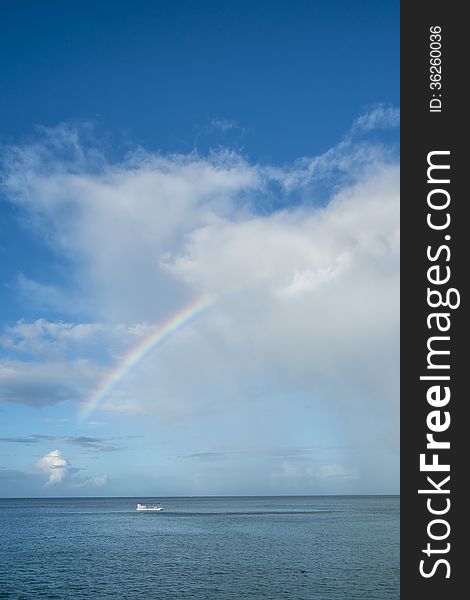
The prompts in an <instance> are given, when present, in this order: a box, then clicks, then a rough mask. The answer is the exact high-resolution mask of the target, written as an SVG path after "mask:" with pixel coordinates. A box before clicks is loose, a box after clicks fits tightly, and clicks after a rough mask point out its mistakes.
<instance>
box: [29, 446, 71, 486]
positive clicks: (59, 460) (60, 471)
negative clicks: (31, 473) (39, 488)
mask: <svg viewBox="0 0 470 600" xmlns="http://www.w3.org/2000/svg"><path fill="white" fill-rule="evenodd" d="M37 467H38V469H39V470H40V471H42V472H43V473H45V474H46V475H47V477H48V480H47V485H54V484H56V483H60V482H61V481H62V480H63V479H65V478H66V477H67V475H68V474H69V471H70V467H71V465H70V462H69V461H68V460H67V459H66V458H65V456H64V454H63V452H62V451H61V450H51V451H50V452H48V453H47V454H45V455H44V456H42V457H41V458H40V459H39V461H38V463H37Z"/></svg>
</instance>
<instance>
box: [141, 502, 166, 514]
mask: <svg viewBox="0 0 470 600" xmlns="http://www.w3.org/2000/svg"><path fill="white" fill-rule="evenodd" d="M135 509H136V510H138V511H141V512H161V511H162V510H163V506H162V505H161V504H141V503H140V502H139V503H137V506H136V507H135Z"/></svg>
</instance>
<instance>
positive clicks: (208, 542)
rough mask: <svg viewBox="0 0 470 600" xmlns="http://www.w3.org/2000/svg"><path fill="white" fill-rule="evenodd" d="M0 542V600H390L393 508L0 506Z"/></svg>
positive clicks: (276, 502)
mask: <svg viewBox="0 0 470 600" xmlns="http://www.w3.org/2000/svg"><path fill="white" fill-rule="evenodd" d="M137 500H141V501H144V502H145V501H147V502H150V501H160V500H161V501H162V502H163V504H164V506H165V511H164V512H163V513H137V512H135V505H136V502H137ZM0 532H1V542H0V598H2V599H3V598H12V599H13V598H14V599H18V600H19V599H25V600H36V599H38V600H39V599H43V598H48V599H57V600H64V599H69V598H70V599H72V598H73V599H76V600H81V599H85V598H86V599H93V600H95V599H96V600H101V599H103V600H106V599H108V598H113V599H114V600H127V599H129V600H130V599H133V600H134V599H146V600H153V599H155V600H166V599H173V598H175V599H176V598H178V599H179V598H182V599H183V598H194V599H200V600H228V599H231V600H242V599H250V600H258V599H264V598H266V599H273V600H274V599H276V600H277V599H281V598H290V599H292V600H323V599H325V600H326V599H335V600H339V599H344V600H353V599H360V600H364V599H367V600H385V599H392V598H393V599H397V598H399V498H398V497H386V496H364V497H358V496H341V497H338V496H334V497H333V496H331V497H325V496H323V497H318V496H317V497H314V496H310V497H308V496H304V497H263V498H261V497H259V498H256V497H252V498H239V497H237V498H154V499H152V498H139V499H134V498H87V499H47V500H41V499H34V500H11V499H9V500H6V499H3V500H2V499H0Z"/></svg>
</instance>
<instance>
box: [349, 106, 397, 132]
mask: <svg viewBox="0 0 470 600" xmlns="http://www.w3.org/2000/svg"><path fill="white" fill-rule="evenodd" d="M399 124H400V110H399V109H398V108H395V107H394V106H387V105H385V104H376V105H375V106H373V107H372V109H371V110H369V111H367V112H366V113H364V114H363V115H361V116H360V117H358V118H357V119H356V120H355V121H354V123H353V126H352V132H354V133H358V132H368V131H372V130H374V129H388V128H393V127H398V125H399Z"/></svg>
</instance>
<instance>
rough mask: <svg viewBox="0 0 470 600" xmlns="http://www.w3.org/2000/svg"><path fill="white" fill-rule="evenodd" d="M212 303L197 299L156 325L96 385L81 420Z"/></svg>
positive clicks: (207, 300) (206, 298)
mask: <svg viewBox="0 0 470 600" xmlns="http://www.w3.org/2000/svg"><path fill="white" fill-rule="evenodd" d="M212 303H213V301H212V300H211V299H210V298H208V297H207V296H205V297H203V298H200V299H198V300H196V301H194V302H191V304H188V305H187V306H185V307H184V308H182V309H180V310H179V311H178V312H177V313H175V314H174V315H172V316H171V317H169V318H168V319H167V320H166V321H165V322H163V323H158V324H157V325H155V326H154V327H152V329H151V331H150V333H149V334H148V335H147V336H145V337H144V338H143V339H141V340H139V341H138V342H137V344H135V346H133V347H132V348H131V349H130V350H129V351H128V352H127V353H126V354H125V355H124V356H123V357H122V358H121V359H120V361H119V362H118V364H117V365H116V366H115V367H114V369H112V370H110V371H109V373H108V374H107V375H106V376H105V377H104V378H103V380H102V381H101V383H100V384H99V386H98V387H97V388H96V389H95V390H94V392H93V393H92V394H91V396H90V397H89V398H88V399H87V400H86V401H85V402H84V403H83V405H82V406H81V409H80V413H79V417H80V420H81V421H84V420H85V419H87V418H88V417H89V416H90V415H91V413H92V412H93V411H94V410H95V409H96V408H97V407H98V406H99V405H100V403H101V402H102V401H103V399H104V398H105V397H106V396H108V395H109V394H110V393H111V392H112V391H113V390H114V389H115V388H116V387H117V386H118V385H119V384H120V383H121V381H122V380H123V379H124V378H125V377H127V375H128V374H129V373H130V372H131V371H132V370H133V369H135V367H136V366H137V365H138V364H139V363H140V362H141V361H142V360H143V359H144V358H145V357H146V356H148V355H149V354H150V352H152V350H154V349H155V348H157V347H158V346H160V345H161V344H163V343H164V342H165V341H166V340H167V339H168V338H169V337H170V336H171V335H173V334H174V333H175V332H176V331H178V330H179V329H181V327H184V326H185V325H187V324H188V323H189V322H190V321H192V320H193V319H194V318H196V317H197V316H198V315H199V314H200V313H201V312H203V311H204V310H206V309H207V308H209V306H211V305H212Z"/></svg>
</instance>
